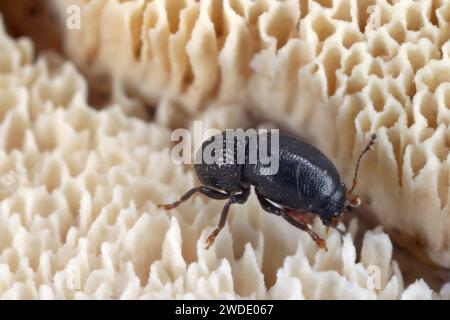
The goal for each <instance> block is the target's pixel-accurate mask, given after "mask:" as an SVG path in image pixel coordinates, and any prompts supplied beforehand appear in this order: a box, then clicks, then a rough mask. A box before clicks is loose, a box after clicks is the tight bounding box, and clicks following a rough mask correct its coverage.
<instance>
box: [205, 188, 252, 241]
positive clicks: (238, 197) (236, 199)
mask: <svg viewBox="0 0 450 320" xmlns="http://www.w3.org/2000/svg"><path fill="white" fill-rule="evenodd" d="M249 194H250V188H245V189H243V190H242V192H239V193H236V194H233V195H232V196H231V197H230V198H229V199H228V201H227V203H225V206H224V207H223V209H222V213H221V215H220V220H219V224H218V225H217V227H216V228H215V229H214V230H213V232H211V234H210V235H209V236H208V238H207V239H206V244H205V249H209V247H210V246H211V245H212V244H213V242H214V240H215V239H216V237H217V235H218V234H219V232H220V230H222V228H223V227H224V226H225V222H226V221H227V216H228V210H229V209H230V205H232V204H233V203H239V204H244V203H245V202H246V201H247V199H248V196H249Z"/></svg>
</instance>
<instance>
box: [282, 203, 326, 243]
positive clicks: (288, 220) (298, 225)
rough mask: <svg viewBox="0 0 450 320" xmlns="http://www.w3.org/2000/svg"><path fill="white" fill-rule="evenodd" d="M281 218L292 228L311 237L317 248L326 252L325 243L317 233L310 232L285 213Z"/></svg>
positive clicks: (301, 223) (304, 225) (305, 226)
mask: <svg viewBox="0 0 450 320" xmlns="http://www.w3.org/2000/svg"><path fill="white" fill-rule="evenodd" d="M281 216H282V217H283V218H284V219H285V220H286V221H287V222H289V223H290V224H292V225H293V226H295V227H297V228H299V229H301V230H303V231H306V232H307V233H308V234H309V235H310V236H311V238H312V239H313V241H314V242H315V243H316V244H317V245H318V246H319V248H321V249H325V251H328V248H327V242H326V241H325V240H324V239H322V238H321V237H319V235H318V234H317V233H315V232H314V231H313V230H311V229H310V228H309V226H308V225H307V224H305V223H303V222H300V221H298V220H296V219H294V218H293V217H291V216H290V215H289V214H288V213H286V212H283V214H282V215H281Z"/></svg>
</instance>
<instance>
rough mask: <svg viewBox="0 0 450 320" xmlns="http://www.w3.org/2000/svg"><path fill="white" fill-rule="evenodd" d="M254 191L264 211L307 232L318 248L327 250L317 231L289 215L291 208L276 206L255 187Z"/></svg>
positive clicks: (325, 243)
mask: <svg viewBox="0 0 450 320" xmlns="http://www.w3.org/2000/svg"><path fill="white" fill-rule="evenodd" d="M255 192H256V197H257V198H258V201H259V203H260V204H261V207H262V208H263V209H264V210H265V211H267V212H269V213H273V214H276V215H277V216H282V217H283V218H284V219H285V220H286V221H287V222H289V223H290V224H292V225H293V226H294V227H297V228H299V229H300V230H303V231H305V232H307V233H308V234H309V235H310V236H311V238H312V239H313V241H314V242H315V243H316V244H317V245H318V246H319V248H321V249H325V251H328V248H327V242H326V241H325V240H324V239H322V238H320V237H319V235H318V234H317V233H315V232H314V231H313V230H311V229H310V228H309V227H308V225H307V224H306V223H303V222H300V221H298V220H296V219H295V218H293V217H291V216H290V214H289V213H290V212H292V210H291V209H287V208H278V207H276V206H275V205H273V204H272V203H271V202H269V201H268V200H267V199H266V198H265V197H264V196H263V195H262V194H260V193H259V192H258V190H257V189H255Z"/></svg>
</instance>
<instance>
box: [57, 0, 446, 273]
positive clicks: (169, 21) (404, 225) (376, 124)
mask: <svg viewBox="0 0 450 320" xmlns="http://www.w3.org/2000/svg"><path fill="white" fill-rule="evenodd" d="M53 2H54V3H55V7H57V8H58V9H59V12H60V17H62V21H64V18H65V17H66V11H65V9H66V8H67V6H68V5H69V4H78V5H79V6H80V8H81V12H82V19H81V29H80V30H68V29H67V28H65V31H66V37H65V39H66V48H67V52H68V53H69V55H70V56H71V57H72V58H73V59H74V61H76V62H77V63H78V64H79V65H81V66H84V67H89V68H91V69H92V70H97V71H99V72H107V73H109V74H111V75H113V77H115V78H117V79H119V80H120V81H122V82H124V83H126V85H127V86H128V87H129V88H131V89H132V90H134V92H136V93H139V94H140V95H142V96H143V97H145V98H147V99H148V100H149V101H154V100H158V99H160V98H162V97H164V98H169V99H172V100H173V101H175V102H177V103H179V104H180V105H181V106H183V107H184V108H185V109H186V110H188V111H190V112H195V111H196V110H198V109H199V108H201V107H203V106H205V105H208V104H209V103H211V102H215V103H217V102H219V103H241V104H242V105H246V106H248V107H250V108H249V109H250V111H252V112H253V113H254V114H257V115H259V116H262V117H265V118H266V119H270V120H275V121H277V122H278V123H281V124H284V125H286V126H288V127H290V128H291V129H292V130H294V131H296V132H297V133H299V134H302V135H305V136H308V137H310V138H313V139H315V140H316V143H317V145H318V146H319V147H321V148H322V149H323V150H324V151H325V152H326V153H327V154H328V155H329V156H330V157H331V158H332V159H333V160H334V161H335V162H336V164H337V166H338V167H339V169H340V171H341V172H344V173H345V176H346V181H347V183H349V181H350V179H351V176H350V175H351V173H352V170H353V165H354V161H355V160H356V156H357V155H358V153H359V152H360V150H361V148H362V147H363V144H365V143H366V142H367V140H368V138H369V136H370V133H373V132H377V133H378V136H379V139H378V143H377V145H376V150H375V151H374V152H373V153H372V154H371V155H369V157H368V158H367V160H365V161H364V163H363V170H362V171H363V172H362V175H361V179H360V181H362V183H361V185H360V186H359V187H358V191H359V192H360V193H361V194H362V195H363V196H364V198H365V200H366V201H365V202H366V203H367V202H369V200H370V203H371V206H370V207H371V209H372V211H373V213H374V217H375V218H376V220H377V221H378V222H380V223H382V224H383V225H384V226H385V227H386V228H387V230H389V231H390V233H391V235H392V236H394V237H395V239H396V240H397V241H399V243H401V244H403V245H405V246H406V247H408V248H410V249H411V250H412V252H414V253H416V254H420V255H421V256H422V257H424V258H426V259H431V260H432V261H434V262H435V263H437V264H439V265H441V266H445V267H450V253H449V252H450V231H449V230H450V205H449V203H450V199H449V190H450V189H449V181H450V175H449V158H448V155H449V152H448V150H449V146H450V131H449V122H450V110H449V108H450V40H449V39H450V2H449V1H444V0H425V1H413V0H399V1H386V0H377V1H375V0H373V1H368V0H361V1H359V0H358V1H356V0H329V1H323V0H322V1H312V0H301V1H298V0H287V1H275V0H261V1H250V0H202V1H190V0H156V1H151V2H149V1H143V0H141V1H133V2H131V1H124V2H119V1H112V0H111V1H107V0H98V1H95V0H94V1H90V2H87V3H86V2H85V1H74V0H65V1H59V0H58V1H53ZM112 28H114V30H115V32H113V33H112V32H110V30H111V29H112ZM87 30H89V32H87ZM111 57H114V61H115V63H114V64H111V63H110V61H111ZM351 159H352V161H350V160H351ZM374 181H376V183H375V182H374Z"/></svg>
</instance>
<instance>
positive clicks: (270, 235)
mask: <svg viewBox="0 0 450 320" xmlns="http://www.w3.org/2000/svg"><path fill="white" fill-rule="evenodd" d="M0 22H1V21H0ZM124 101H125V100H124ZM125 102H126V101H125ZM125 102H124V103H125ZM218 110H220V109H216V110H215V111H214V112H213V113H212V114H209V115H206V116H205V119H206V120H207V119H210V120H207V121H206V122H208V121H210V123H213V124H214V122H213V121H212V120H211V119H212V118H213V117H214V114H215V117H217V119H218V121H219V122H220V121H222V119H223V118H224V114H222V113H221V112H220V111H218ZM0 111H1V113H0V145H1V149H0V190H1V192H0V197H1V198H0V297H1V298H58V299H61V298H76V299H83V298H124V299H126V298H243V297H245V298H299V299H303V298H306V299H319V298H358V299H361V298H386V299H397V298H403V299H429V298H432V297H438V295H437V294H435V293H433V292H432V291H431V290H430V289H429V288H428V286H427V285H426V284H425V282H424V281H422V280H418V281H416V282H415V283H413V284H411V285H410V286H409V287H408V288H406V289H404V287H403V280H402V275H401V272H400V271H399V269H398V267H397V264H396V263H395V262H394V261H392V259H391V258H392V244H391V242H390V240H389V238H388V236H387V235H386V234H384V233H383V232H381V231H380V230H374V231H369V232H367V233H366V234H365V237H364V240H363V245H362V249H361V252H360V255H359V256H360V258H358V260H357V258H356V250H355V246H354V244H353V235H354V234H355V232H356V224H355V223H353V224H351V226H350V230H351V233H348V234H347V235H346V236H345V237H344V238H343V240H342V241H341V239H340V237H339V235H338V234H337V232H331V233H330V234H329V235H328V237H327V241H328V247H329V251H328V252H324V251H322V250H318V249H317V247H316V246H315V244H314V243H313V242H312V241H311V239H310V238H309V237H308V235H306V234H305V233H303V232H299V231H298V230H296V229H294V228H293V227H291V226H290V225H289V224H287V223H285V222H283V221H282V220H281V219H277V217H275V216H272V215H269V214H264V213H263V212H262V211H261V209H260V207H259V206H258V205H257V202H256V199H255V198H254V197H253V196H252V197H251V199H250V201H249V202H248V203H247V204H246V205H245V206H236V207H233V208H232V210H231V212H230V218H229V220H228V224H227V226H226V227H225V229H224V230H223V231H222V233H221V234H220V235H219V237H218V238H217V240H216V242H215V244H214V245H213V247H212V248H211V249H210V250H208V251H207V250H205V249H203V245H204V241H205V239H206V236H207V235H208V233H209V232H211V230H212V228H213V227H214V225H215V224H216V223H217V219H218V212H219V211H220V209H221V206H222V205H223V203H221V202H220V201H209V200H208V199H205V198H202V197H195V198H194V199H192V200H191V202H190V204H189V205H184V206H181V207H179V209H177V210H174V211H173V212H170V213H166V212H161V211H159V210H157V209H156V206H155V204H156V203H161V202H164V201H171V200H174V199H175V198H177V197H178V196H179V195H180V194H181V193H182V192H184V191H185V190H186V189H187V188H190V187H192V186H193V185H194V182H195V181H194V176H193V174H192V171H190V170H185V169H183V168H182V167H174V166H173V165H172V164H171V163H170V158H169V154H170V153H169V141H170V139H169V138H170V137H169V131H168V130H167V129H164V128H162V127H159V126H157V125H155V124H151V123H146V122H144V121H142V120H139V119H137V118H133V117H128V116H126V115H125V114H124V113H123V111H122V109H121V108H119V106H118V105H111V106H110V107H108V108H106V109H104V110H102V111H98V110H95V109H93V108H91V107H89V106H88V105H87V103H86V81H85V80H84V78H82V76H80V75H79V74H78V73H77V71H76V70H75V69H74V67H73V65H72V64H71V63H67V62H64V61H61V60H60V59H59V58H56V57H53V56H41V57H39V58H38V59H37V61H36V62H34V61H33V48H32V45H31V42H30V41H29V40H27V39H19V40H17V41H16V40H12V39H11V38H9V37H8V36H7V35H6V34H5V32H4V30H3V28H2V27H0ZM217 112H219V114H217ZM224 112H227V111H224ZM211 121H212V122H211ZM215 124H217V123H215ZM223 125H229V124H223ZM341 227H342V226H341ZM314 228H315V229H316V231H317V232H320V233H321V234H324V230H323V227H321V225H320V222H318V221H317V223H316V224H315V225H314ZM447 291H448V290H447ZM445 292H446V291H443V292H441V294H442V297H445V296H446V295H448V293H445Z"/></svg>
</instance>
